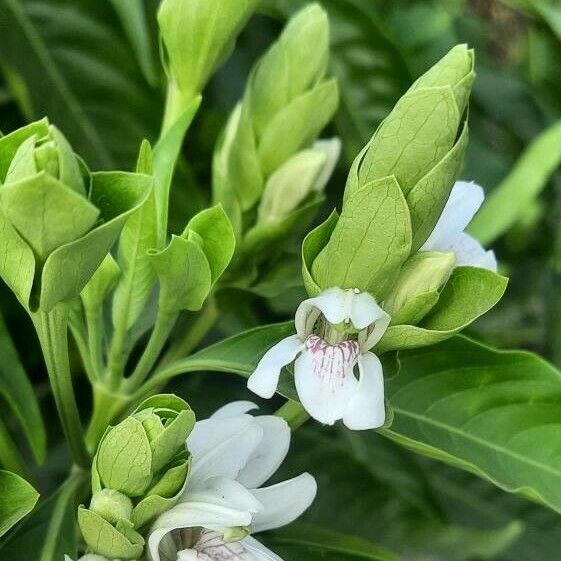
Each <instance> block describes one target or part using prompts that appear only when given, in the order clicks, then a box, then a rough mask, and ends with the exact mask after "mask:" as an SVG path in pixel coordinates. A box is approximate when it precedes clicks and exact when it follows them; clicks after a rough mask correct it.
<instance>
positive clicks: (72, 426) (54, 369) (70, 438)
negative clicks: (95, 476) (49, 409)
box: [32, 303, 90, 469]
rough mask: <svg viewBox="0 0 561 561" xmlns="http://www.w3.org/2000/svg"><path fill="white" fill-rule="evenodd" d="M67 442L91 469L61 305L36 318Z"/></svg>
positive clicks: (64, 308)
mask: <svg viewBox="0 0 561 561" xmlns="http://www.w3.org/2000/svg"><path fill="white" fill-rule="evenodd" d="M32 318H33V322H34V324H35V329H36V330H37V334H38V336H39V342H40V343H41V349H42V350H43V356H44V357H45V364H46V365H47V371H48V373H49V380H50V382H51V388H52V391H53V395H54V398H55V402H56V406H57V409H58V414H59V417H60V421H61V423H62V428H63V430H64V434H65V436H66V440H67V442H68V445H69V447H70V451H71V453H72V456H73V458H74V461H75V462H76V464H77V465H78V466H80V467H83V468H85V469H89V467H90V456H89V454H88V452H87V450H86V445H85V442H84V434H83V429H82V423H81V421H80V415H79V413H78V406H77V404H76V398H75V396H74V389H73V387H72V377H71V374H70V363H69V358H68V307H67V305H65V304H62V303H61V304H57V305H56V306H55V307H54V308H53V309H52V310H51V311H50V312H41V311H40V312H37V313H35V314H33V315H32Z"/></svg>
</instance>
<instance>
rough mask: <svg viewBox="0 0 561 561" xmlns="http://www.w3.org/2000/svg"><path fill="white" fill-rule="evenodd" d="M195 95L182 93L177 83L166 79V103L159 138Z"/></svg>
mask: <svg viewBox="0 0 561 561" xmlns="http://www.w3.org/2000/svg"><path fill="white" fill-rule="evenodd" d="M194 98H195V95H193V94H189V95H188V94H185V93H184V92H183V93H182V92H181V91H180V89H179V88H178V87H177V84H176V83H175V82H173V81H171V80H169V81H168V87H167V90H166V105H165V109H164V117H163V120H162V130H161V132H160V138H163V137H164V136H165V134H166V133H167V132H168V130H169V129H170V128H171V127H172V126H173V125H174V124H175V122H176V121H177V119H179V117H181V115H182V114H183V113H184V112H185V110H186V109H187V107H188V106H189V104H190V103H191V102H192V101H193V99H194Z"/></svg>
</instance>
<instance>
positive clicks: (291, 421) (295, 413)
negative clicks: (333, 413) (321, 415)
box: [275, 399, 310, 431]
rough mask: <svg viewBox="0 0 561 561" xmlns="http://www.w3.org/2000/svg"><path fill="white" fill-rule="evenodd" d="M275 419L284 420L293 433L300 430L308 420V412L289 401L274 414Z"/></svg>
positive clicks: (295, 402)
mask: <svg viewBox="0 0 561 561" xmlns="http://www.w3.org/2000/svg"><path fill="white" fill-rule="evenodd" d="M275 415H276V416H277V417H281V418H282V419H284V420H285V421H286V422H287V423H288V426H289V427H290V428H291V429H292V430H293V431H295V430H296V429H298V428H300V427H301V426H302V425H303V424H304V423H305V422H306V421H307V420H308V419H309V418H310V415H308V412H307V411H306V410H305V409H304V407H302V404H301V403H298V402H297V401H292V400H291V399H289V400H288V401H287V402H286V403H285V404H284V405H283V406H282V407H281V408H280V409H279V410H278V411H277V412H276V413H275Z"/></svg>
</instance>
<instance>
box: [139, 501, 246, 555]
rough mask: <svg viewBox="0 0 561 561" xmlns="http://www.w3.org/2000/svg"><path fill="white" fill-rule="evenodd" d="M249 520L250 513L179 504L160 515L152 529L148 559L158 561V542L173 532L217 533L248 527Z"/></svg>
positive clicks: (215, 507) (217, 507) (205, 505)
mask: <svg viewBox="0 0 561 561" xmlns="http://www.w3.org/2000/svg"><path fill="white" fill-rule="evenodd" d="M251 520H252V515H251V513H249V512H245V511H239V510H235V509H230V508H225V507H220V506H215V505H210V504H206V503H205V504H203V503H179V504H178V505H176V506H174V507H173V508H172V509H170V510H168V511H167V512H165V513H164V514H162V515H161V516H160V517H159V518H158V519H157V520H156V522H155V524H154V526H153V527H152V530H151V531H150V536H149V538H148V552H149V555H150V558H151V559H152V560H153V561H160V553H159V546H160V542H161V541H162V539H163V538H164V536H166V534H169V532H172V531H173V530H179V529H182V528H199V527H202V528H208V529H210V530H218V531H219V530H223V529H224V528H232V527H236V526H249V524H250V523H251Z"/></svg>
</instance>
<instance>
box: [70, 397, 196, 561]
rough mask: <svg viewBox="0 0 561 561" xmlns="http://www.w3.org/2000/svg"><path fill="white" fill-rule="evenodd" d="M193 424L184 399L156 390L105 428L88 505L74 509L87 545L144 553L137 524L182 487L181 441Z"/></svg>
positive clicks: (114, 555)
mask: <svg viewBox="0 0 561 561" xmlns="http://www.w3.org/2000/svg"><path fill="white" fill-rule="evenodd" d="M194 424H195V416H194V414H193V412H192V410H191V409H190V408H189V406H188V405H187V403H185V401H183V400H182V399H180V398H178V397H176V396H174V395H156V396H153V397H151V398H148V399H147V400H145V401H144V402H143V403H142V404H141V405H140V406H139V407H138V408H137V409H136V410H135V411H134V412H133V414H132V415H130V416H129V417H127V418H126V419H125V420H124V421H122V422H121V423H119V424H118V425H117V426H115V427H111V428H109V429H108V430H107V431H106V433H105V435H104V436H103V438H102V439H101V442H100V445H99V448H98V450H97V454H96V456H95V458H94V461H93V466H92V489H93V497H92V500H91V503H90V507H89V508H85V507H83V506H81V507H80V508H79V510H78V522H79V525H80V528H81V530H82V535H83V537H84V540H85V542H86V543H87V545H88V547H89V548H90V549H91V551H93V552H94V553H96V554H99V555H103V556H104V557H107V558H110V559H138V558H140V557H141V556H142V553H143V551H144V539H143V538H142V536H141V534H139V533H138V530H140V529H142V528H144V527H145V526H147V525H148V524H149V523H151V522H152V521H153V520H154V519H155V518H156V517H157V516H159V515H160V514H162V513H163V512H165V511H166V510H169V509H170V508H171V507H172V506H174V505H175V504H176V503H177V501H178V500H179V499H180V497H181V495H182V493H183V491H184V489H185V485H186V482H187V476H188V474H189V467H190V457H189V453H188V452H187V450H186V448H185V442H186V439H187V436H188V435H189V433H190V432H191V430H192V428H193V426H194Z"/></svg>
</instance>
